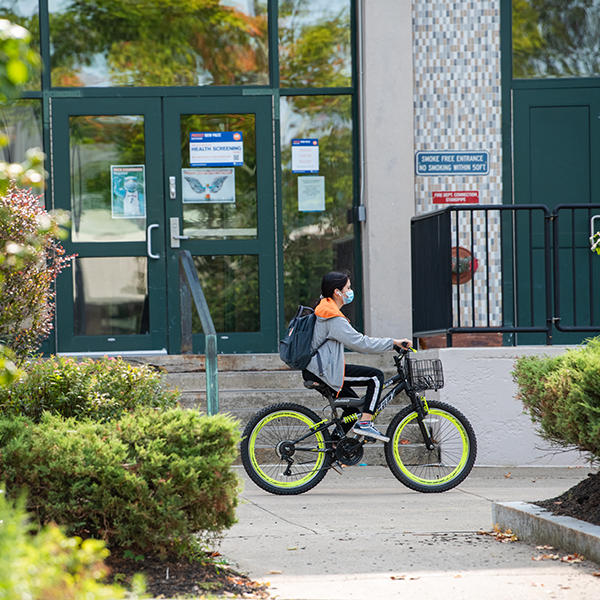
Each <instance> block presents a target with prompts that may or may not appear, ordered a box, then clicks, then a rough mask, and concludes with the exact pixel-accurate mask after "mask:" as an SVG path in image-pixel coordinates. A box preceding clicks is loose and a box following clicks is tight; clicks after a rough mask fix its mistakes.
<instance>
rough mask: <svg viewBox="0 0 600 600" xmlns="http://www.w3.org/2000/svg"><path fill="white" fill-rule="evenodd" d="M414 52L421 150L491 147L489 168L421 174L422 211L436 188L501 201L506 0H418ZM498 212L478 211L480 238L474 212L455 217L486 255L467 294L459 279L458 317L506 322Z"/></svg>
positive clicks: (468, 242) (466, 240) (418, 200)
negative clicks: (502, 36) (468, 173)
mask: <svg viewBox="0 0 600 600" xmlns="http://www.w3.org/2000/svg"><path fill="white" fill-rule="evenodd" d="M413 60H414V88H413V89H414V115H415V116H414V118H415V123H414V132H415V152H417V151H481V150H487V151H488V152H489V154H490V173H489V175H485V176H442V177H437V176H436V177H431V176H428V177H423V176H415V212H416V214H422V213H425V212H429V211H431V210H435V209H436V208H440V206H439V205H434V204H433V203H432V192H433V191H453V190H456V191H462V190H477V191H479V201H480V203H481V204H501V203H502V130H501V127H502V124H501V89H500V77H501V72H500V0H496V1H483V2H473V1H471V2H429V1H421V0H413ZM494 214H495V215H497V214H498V213H492V215H491V216H490V217H489V218H488V219H487V221H488V223H487V229H486V225H485V221H486V218H485V217H484V216H483V213H476V214H475V215H474V219H473V239H471V233H470V231H471V221H470V217H468V218H467V217H466V216H465V217H462V216H461V217H460V218H459V219H458V221H455V224H454V227H458V236H459V240H460V245H461V246H463V247H465V248H467V249H468V250H473V254H474V256H475V257H476V258H477V259H478V262H479V268H478V270H477V272H476V274H475V277H474V280H473V286H472V285H471V283H469V284H468V285H462V286H460V288H461V290H460V294H459V295H460V297H458V291H457V286H454V303H453V306H454V307H455V308H454V320H455V324H458V323H459V322H460V324H461V325H464V326H471V325H479V326H487V325H488V323H489V325H490V326H497V325H500V324H501V323H500V321H501V314H502V301H501V295H500V284H501V273H500V239H499V235H498V232H499V229H498V218H497V216H496V217H494ZM455 236H456V229H455V230H454V232H453V239H456V238H455ZM485 236H487V237H485ZM458 306H460V310H458ZM488 317H489V319H490V321H488Z"/></svg>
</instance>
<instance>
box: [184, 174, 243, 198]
mask: <svg viewBox="0 0 600 600" xmlns="http://www.w3.org/2000/svg"><path fill="white" fill-rule="evenodd" d="M181 189H182V190H183V203H184V204H225V203H232V202H235V169H181Z"/></svg>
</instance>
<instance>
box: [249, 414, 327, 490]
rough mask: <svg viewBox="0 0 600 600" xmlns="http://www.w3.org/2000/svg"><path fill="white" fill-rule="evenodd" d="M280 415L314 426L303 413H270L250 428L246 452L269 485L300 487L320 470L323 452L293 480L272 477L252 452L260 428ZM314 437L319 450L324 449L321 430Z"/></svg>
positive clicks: (323, 456)
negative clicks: (311, 465)
mask: <svg viewBox="0 0 600 600" xmlns="http://www.w3.org/2000/svg"><path fill="white" fill-rule="evenodd" d="M282 417H289V418H292V419H298V420H300V421H302V422H303V423H305V424H306V425H308V427H309V428H310V427H312V426H314V422H313V421H312V420H311V419H310V417H307V416H306V415H303V414H302V413H298V412H293V411H280V412H276V413H273V414H270V415H268V416H267V417H265V418H264V419H263V420H262V421H260V423H258V425H257V426H256V427H255V428H254V429H253V430H252V434H251V436H250V439H249V440H248V454H249V456H250V460H251V462H252V466H253V467H254V470H255V472H256V473H257V474H258V475H259V476H260V478H261V479H263V480H264V481H266V482H267V483H270V484H271V485H273V486H275V487H280V488H295V487H300V486H301V485H304V484H305V483H308V482H309V481H310V480H311V479H312V478H313V477H314V476H315V475H316V474H317V473H318V472H319V471H320V469H321V468H322V466H323V461H324V460H325V453H324V452H319V453H318V458H317V460H316V462H315V464H314V466H313V467H312V469H311V470H310V471H309V472H308V473H307V474H306V475H305V476H304V477H302V478H301V479H296V480H295V481H278V480H277V479H273V478H272V477H270V476H269V475H267V474H266V473H265V472H264V471H263V470H262V468H261V467H260V465H259V464H258V463H257V462H256V454H255V453H254V445H255V443H256V438H257V437H258V434H259V433H260V431H261V430H262V428H263V427H265V425H268V424H269V423H270V422H271V421H273V420H275V419H280V418H282ZM315 437H316V439H317V441H318V443H319V445H318V448H319V449H321V450H324V449H325V439H324V438H323V434H322V433H321V432H316V433H315Z"/></svg>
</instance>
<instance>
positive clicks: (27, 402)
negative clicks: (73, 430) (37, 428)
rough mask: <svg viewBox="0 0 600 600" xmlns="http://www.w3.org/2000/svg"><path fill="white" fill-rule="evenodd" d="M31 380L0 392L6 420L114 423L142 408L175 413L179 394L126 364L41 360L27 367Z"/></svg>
mask: <svg viewBox="0 0 600 600" xmlns="http://www.w3.org/2000/svg"><path fill="white" fill-rule="evenodd" d="M23 369H24V371H25V375H24V376H23V377H21V378H20V379H19V380H17V381H15V382H13V383H12V384H11V385H9V386H6V387H4V388H2V387H0V414H2V415H5V416H18V415H20V416H25V417H29V418H31V419H33V420H34V421H36V422H39V420H40V419H41V418H42V414H43V413H44V412H46V411H47V412H51V413H55V414H59V415H61V416H63V417H67V418H68V417H75V418H77V419H93V420H96V421H108V420H110V419H115V418H118V417H119V416H120V415H122V414H123V413H124V412H125V411H131V410H134V409H135V408H137V407H138V406H147V407H151V408H161V409H167V408H173V407H175V406H176V405H177V399H178V397H179V394H178V393H176V392H172V391H168V390H167V389H166V388H165V386H164V384H163V379H162V375H161V374H160V373H157V372H156V371H155V370H153V369H152V368H151V367H149V366H146V365H143V366H139V367H136V366H132V365H130V364H129V363H127V362H126V361H124V360H123V359H121V358H106V357H105V358H102V359H99V360H95V361H94V360H92V359H89V358H87V359H84V360H82V361H81V362H77V361H76V360H75V359H73V358H68V357H52V358H50V359H48V360H44V359H36V360H33V361H31V362H29V363H26V364H25V365H23Z"/></svg>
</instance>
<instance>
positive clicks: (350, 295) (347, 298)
mask: <svg viewBox="0 0 600 600" xmlns="http://www.w3.org/2000/svg"><path fill="white" fill-rule="evenodd" d="M342 298H343V299H344V304H350V302H352V300H354V290H348V291H347V292H346V293H345V294H343V295H342Z"/></svg>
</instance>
